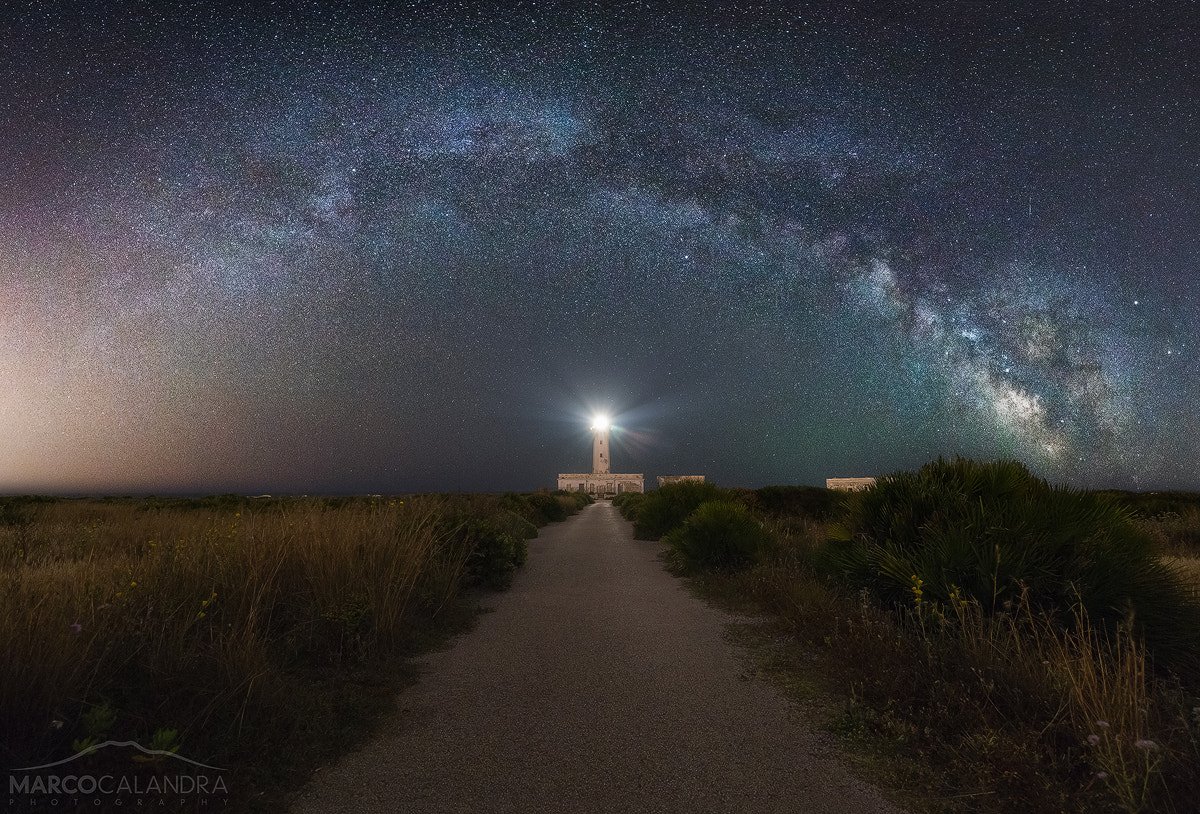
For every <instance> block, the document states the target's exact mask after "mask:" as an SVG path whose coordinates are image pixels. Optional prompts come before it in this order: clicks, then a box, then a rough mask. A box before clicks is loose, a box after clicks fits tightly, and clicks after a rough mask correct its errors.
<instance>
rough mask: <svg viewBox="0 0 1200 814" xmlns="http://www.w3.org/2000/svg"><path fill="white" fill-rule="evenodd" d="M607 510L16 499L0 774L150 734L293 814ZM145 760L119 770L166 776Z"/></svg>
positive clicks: (561, 500)
mask: <svg viewBox="0 0 1200 814" xmlns="http://www.w3.org/2000/svg"><path fill="white" fill-rule="evenodd" d="M589 502H591V501H590V498H588V497H587V496H586V495H582V494H578V493H576V494H569V493H565V492H562V493H554V494H532V495H517V494H511V493H510V494H505V495H502V496H498V497H493V496H484V495H417V496H407V497H378V498H330V499H319V498H281V499H279V498H260V499H254V498H244V497H238V496H234V495H225V496H218V497H212V498H204V499H199V500H184V499H155V498H145V499H132V498H116V499H97V500H73V499H56V498H40V497H13V498H0V607H3V608H4V613H3V614H0V653H3V658H0V767H4V768H11V767H24V766H35V765H44V764H48V763H51V762H53V761H57V760H62V759H64V758H69V757H71V756H72V755H74V754H76V753H78V752H80V751H81V750H83V749H86V748H88V747H89V746H92V745H96V744H98V743H100V742H103V741H106V740H115V741H130V740H132V741H136V742H137V743H139V744H141V745H144V746H145V747H147V748H154V749H162V750H167V751H171V750H178V754H181V755H186V756H187V757H188V758H189V759H191V760H195V761H199V762H201V763H204V764H208V765H210V766H219V767H228V768H229V770H230V771H229V779H228V786H229V794H228V795H227V796H228V798H229V807H228V808H225V807H224V806H222V809H223V810H231V811H245V810H256V811H274V810H279V808H280V807H281V800H282V799H284V798H285V797H286V795H287V794H288V793H289V792H292V791H294V790H295V789H296V788H298V786H299V785H300V783H301V782H302V781H303V779H304V778H305V777H306V776H307V774H308V773H309V772H311V771H312V769H313V768H314V767H315V766H317V765H319V764H320V763H321V762H322V761H324V760H327V759H329V758H331V757H333V756H335V755H336V754H337V753H338V752H340V751H343V750H345V749H346V748H348V747H349V746H350V745H351V744H353V743H355V742H358V741H361V740H362V739H363V738H364V737H365V736H366V735H367V734H369V732H370V730H371V728H372V727H373V724H374V723H375V722H377V721H378V720H379V719H380V718H381V717H382V716H383V715H384V714H385V713H386V712H387V711H388V710H389V709H390V708H391V706H392V701H393V699H394V696H395V692H396V690H397V689H399V688H400V687H401V686H403V685H404V683H406V682H407V681H410V680H411V678H412V676H411V671H410V670H409V669H408V668H407V667H406V665H405V658H406V657H408V656H410V655H412V654H414V653H415V652H418V651H420V650H423V649H428V648H429V647H431V646H434V645H435V644H437V643H438V642H439V641H441V640H442V639H444V638H445V637H446V636H447V635H450V634H452V633H454V632H456V631H460V630H462V629H464V626H465V625H466V624H468V623H469V620H470V618H471V617H472V616H473V613H474V609H473V603H472V602H471V601H470V596H471V595H472V594H471V592H472V591H474V590H476V589H480V590H482V589H502V588H505V587H507V585H508V584H509V582H510V581H511V579H512V575H513V572H514V571H515V569H516V568H518V567H519V566H520V565H521V564H522V563H523V562H524V560H525V556H526V551H527V545H526V540H527V539H528V538H530V537H535V536H537V527H538V526H541V525H544V524H545V523H547V522H551V521H556V520H562V519H564V518H565V517H567V516H568V515H570V514H573V513H575V512H576V511H578V510H579V509H580V508H581V507H582V506H583V505H585V504H586V503H589ZM139 758H140V759H141V762H140V763H137V764H132V765H124V766H122V767H119V768H121V770H122V771H125V772H129V771H136V772H141V773H151V774H152V773H154V772H158V771H161V770H163V768H164V767H163V766H162V758H159V759H158V761H157V762H156V761H154V760H146V759H145V758H144V757H142V756H139ZM80 760H81V761H83V762H82V763H80V764H79V765H77V766H75V767H73V768H74V769H76V770H80V769H84V768H86V769H87V770H88V771H91V772H95V771H97V767H98V765H100V764H101V763H103V762H104V761H109V762H111V761H112V760H122V761H124V762H125V763H126V764H128V763H129V761H130V757H129V755H127V754H125V755H120V756H117V757H113V756H112V755H111V754H109V753H104V754H101V753H97V754H95V755H89V756H87V757H84V758H81V759H80ZM104 768H107V769H110V770H111V769H112V768H113V767H112V766H105V767H104Z"/></svg>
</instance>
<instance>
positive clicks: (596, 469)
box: [592, 416, 612, 475]
mask: <svg viewBox="0 0 1200 814" xmlns="http://www.w3.org/2000/svg"><path fill="white" fill-rule="evenodd" d="M611 428H612V425H611V424H609V423H608V419H607V418H606V417H605V416H597V417H596V420H595V421H594V422H593V423H592V474H593V475H607V474H608V431H609V430H610V429H611Z"/></svg>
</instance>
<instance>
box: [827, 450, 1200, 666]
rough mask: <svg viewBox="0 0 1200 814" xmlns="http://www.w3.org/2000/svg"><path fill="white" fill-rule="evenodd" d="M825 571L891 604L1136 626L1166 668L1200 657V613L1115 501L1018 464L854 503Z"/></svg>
mask: <svg viewBox="0 0 1200 814" xmlns="http://www.w3.org/2000/svg"><path fill="white" fill-rule="evenodd" d="M822 561H823V563H824V565H825V566H826V567H827V568H829V569H830V570H832V571H833V572H834V573H836V574H838V575H840V576H842V577H843V578H845V579H846V580H847V581H849V582H850V583H851V584H853V585H855V586H859V587H863V588H866V589H867V590H868V591H869V592H870V593H871V594H873V595H874V596H875V598H876V599H877V600H880V601H881V602H883V603H885V604H889V605H912V604H920V603H921V602H933V603H937V604H945V603H948V602H950V601H951V599H952V597H954V598H956V599H963V598H966V599H971V600H974V601H977V602H978V603H979V605H980V607H981V608H982V609H983V611H984V612H985V613H987V614H993V613H996V612H999V611H1002V610H1006V609H1010V608H1012V607H1013V606H1014V604H1015V603H1016V602H1017V600H1018V599H1020V600H1021V601H1023V602H1027V603H1029V604H1030V606H1031V607H1032V608H1034V609H1036V610H1037V611H1039V612H1045V613H1048V614H1050V615H1052V616H1056V617H1058V618H1060V619H1061V620H1063V621H1064V622H1065V623H1066V622H1069V621H1070V619H1071V618H1072V612H1071V611H1072V608H1074V607H1075V606H1076V605H1079V606H1081V607H1082V609H1083V610H1084V611H1085V612H1086V614H1087V616H1088V618H1090V619H1091V620H1092V622H1093V623H1094V624H1099V625H1100V626H1101V627H1104V628H1106V629H1109V630H1115V629H1116V627H1117V626H1118V625H1119V624H1121V623H1125V622H1128V621H1132V624H1133V627H1134V630H1136V631H1137V632H1138V633H1139V634H1140V636H1141V637H1142V638H1144V640H1145V642H1146V644H1147V646H1148V647H1149V648H1150V649H1151V651H1152V652H1154V653H1157V654H1158V655H1160V656H1161V657H1163V658H1164V659H1166V660H1171V659H1173V658H1175V657H1179V656H1183V655H1185V654H1187V655H1189V656H1190V655H1192V654H1194V653H1195V650H1196V645H1197V643H1198V640H1200V637H1198V633H1197V631H1198V630H1200V611H1198V609H1197V607H1196V605H1195V603H1194V602H1193V601H1191V600H1190V598H1189V596H1188V592H1187V589H1186V587H1185V585H1184V583H1183V582H1182V581H1181V580H1180V579H1179V577H1178V575H1177V574H1176V573H1175V572H1174V571H1172V570H1171V569H1170V568H1168V567H1167V566H1166V565H1164V564H1163V563H1162V561H1161V560H1160V559H1159V558H1158V557H1157V556H1155V554H1154V552H1153V549H1152V547H1151V545H1150V543H1149V541H1148V539H1147V538H1146V536H1145V535H1144V534H1142V533H1141V532H1140V531H1139V530H1138V528H1137V527H1136V525H1135V524H1134V523H1133V522H1132V516H1131V514H1130V512H1129V511H1128V510H1127V509H1126V508H1124V507H1123V506H1122V505H1121V504H1119V503H1118V502H1117V501H1115V500H1114V499H1113V498H1112V497H1111V496H1108V495H1103V494H1099V493H1094V492H1079V491H1073V490H1069V489H1064V488H1056V487H1051V486H1050V485H1049V484H1047V483H1046V482H1045V481H1044V480H1042V479H1040V478H1037V477H1035V476H1034V475H1032V474H1031V473H1030V472H1029V471H1028V470H1027V469H1026V468H1025V467H1024V466H1023V465H1021V464H1020V463H1018V462H1016V461H997V462H994V463H977V462H975V461H971V460H965V459H956V460H954V461H945V460H942V459H939V460H938V461H936V462H933V463H929V464H926V465H925V466H923V467H922V468H921V469H920V470H919V471H917V472H898V473H895V474H893V475H890V476H888V477H886V478H882V479H880V480H879V481H877V482H876V484H875V486H874V487H873V488H871V489H867V490H865V491H862V492H858V493H855V494H854V495H852V496H850V497H849V498H848V499H847V502H846V503H845V505H844V508H843V511H842V515H841V517H840V519H839V520H838V522H836V523H834V524H833V525H832V526H831V527H830V539H829V541H828V543H827V545H826V547H825V549H824V551H823V552H822Z"/></svg>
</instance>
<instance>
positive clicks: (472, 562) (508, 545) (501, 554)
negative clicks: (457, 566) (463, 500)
mask: <svg viewBox="0 0 1200 814" xmlns="http://www.w3.org/2000/svg"><path fill="white" fill-rule="evenodd" d="M452 535H453V539H454V541H455V543H456V544H461V545H465V546H466V547H467V548H468V549H469V550H470V552H471V553H470V555H469V556H468V557H467V562H466V565H465V567H464V568H463V584H464V585H466V586H482V587H485V588H492V589H495V590H502V589H504V588H507V587H508V586H509V585H510V584H511V583H512V578H513V574H514V572H516V570H517V568H519V567H520V566H522V565H524V564H525V558H526V557H527V556H528V553H529V545H528V543H526V542H525V538H524V537H522V536H520V535H518V534H514V533H512V532H511V531H508V530H505V529H504V528H502V527H500V526H498V525H497V524H495V523H492V522H490V521H488V520H485V519H481V518H478V517H465V518H461V519H460V520H459V521H458V522H457V523H456V525H455V528H454V531H453V532H452ZM451 547H452V548H457V547H458V546H457V545H453V546H451Z"/></svg>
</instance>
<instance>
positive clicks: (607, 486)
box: [558, 418, 645, 495]
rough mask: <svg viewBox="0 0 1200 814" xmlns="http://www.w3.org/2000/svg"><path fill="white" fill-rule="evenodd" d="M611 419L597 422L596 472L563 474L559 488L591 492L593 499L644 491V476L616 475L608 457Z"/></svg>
mask: <svg viewBox="0 0 1200 814" xmlns="http://www.w3.org/2000/svg"><path fill="white" fill-rule="evenodd" d="M611 429H612V427H611V425H610V424H609V423H608V420H607V419H599V418H598V419H596V423H594V424H593V425H592V471H591V472H585V473H571V472H567V473H559V476H558V488H559V489H566V490H567V491H569V492H588V493H590V494H593V495H619V494H621V493H623V492H641V491H644V484H645V478H644V476H643V475H632V474H613V473H612V472H610V471H609V470H610V461H611V459H610V458H609V455H608V446H609V445H608V440H609V432H610V431H611Z"/></svg>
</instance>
